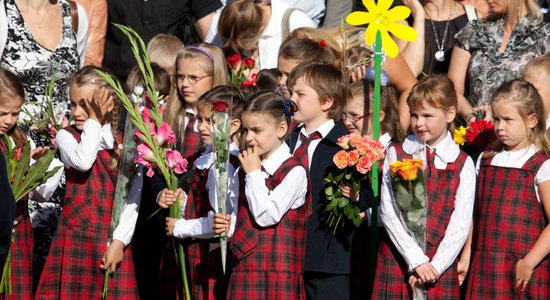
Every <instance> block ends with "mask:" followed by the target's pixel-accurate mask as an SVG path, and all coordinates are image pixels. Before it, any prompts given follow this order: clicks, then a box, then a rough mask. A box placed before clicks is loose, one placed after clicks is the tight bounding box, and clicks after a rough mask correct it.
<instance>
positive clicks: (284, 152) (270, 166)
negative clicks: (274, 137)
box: [262, 142, 292, 175]
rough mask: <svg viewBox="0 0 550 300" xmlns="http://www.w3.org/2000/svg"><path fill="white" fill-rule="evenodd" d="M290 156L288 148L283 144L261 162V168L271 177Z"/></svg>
mask: <svg viewBox="0 0 550 300" xmlns="http://www.w3.org/2000/svg"><path fill="white" fill-rule="evenodd" d="M291 156H292V154H290V148H289V147H288V145H287V144H286V143H285V142H283V143H282V144H281V146H279V148H277V150H275V151H274V152H273V153H271V155H270V156H269V157H268V158H267V159H266V160H264V161H262V167H264V170H265V171H266V172H267V173H268V174H269V175H273V174H274V173H275V171H277V169H278V168H279V167H280V166H281V165H282V164H283V162H285V161H286V160H287V159H288V158H289V157H291Z"/></svg>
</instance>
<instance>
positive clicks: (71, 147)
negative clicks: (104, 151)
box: [56, 119, 102, 172]
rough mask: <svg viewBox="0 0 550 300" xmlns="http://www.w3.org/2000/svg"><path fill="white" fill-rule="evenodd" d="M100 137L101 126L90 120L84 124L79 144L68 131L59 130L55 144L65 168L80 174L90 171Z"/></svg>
mask: <svg viewBox="0 0 550 300" xmlns="http://www.w3.org/2000/svg"><path fill="white" fill-rule="evenodd" d="M101 135H102V128H101V124H99V123H98V122H97V121H94V120H91V119H88V120H87V121H86V123H84V130H83V131H82V134H81V136H80V143H79V142H77V141H76V140H75V139H74V137H73V136H72V135H71V134H70V133H69V132H68V131H66V130H63V129H62V130H60V131H59V132H58V133H57V136H56V142H57V148H58V149H59V153H60V155H61V161H63V163H64V164H65V167H67V168H74V169H76V170H78V171H81V172H85V171H88V170H89V169H91V168H92V166H93V164H94V161H95V159H96V157H97V152H98V151H99V144H100V142H101Z"/></svg>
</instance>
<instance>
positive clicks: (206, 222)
mask: <svg viewBox="0 0 550 300" xmlns="http://www.w3.org/2000/svg"><path fill="white" fill-rule="evenodd" d="M213 218H214V212H213V211H209V212H208V215H207V216H204V217H201V218H198V219H190V220H186V219H179V220H177V221H176V224H175V225H174V236H175V237H177V238H179V239H185V238H190V237H192V238H199V239H210V238H213V237H214V236H215V234H214V232H213V231H212V221H213Z"/></svg>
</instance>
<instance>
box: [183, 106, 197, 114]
mask: <svg viewBox="0 0 550 300" xmlns="http://www.w3.org/2000/svg"><path fill="white" fill-rule="evenodd" d="M185 112H186V113H190V114H193V115H194V116H196V115H197V113H196V112H194V111H193V109H192V108H191V106H189V105H186V106H185Z"/></svg>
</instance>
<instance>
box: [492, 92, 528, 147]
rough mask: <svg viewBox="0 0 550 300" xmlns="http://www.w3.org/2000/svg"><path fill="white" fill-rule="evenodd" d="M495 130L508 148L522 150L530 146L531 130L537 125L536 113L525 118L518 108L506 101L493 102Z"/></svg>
mask: <svg viewBox="0 0 550 300" xmlns="http://www.w3.org/2000/svg"><path fill="white" fill-rule="evenodd" d="M491 111H492V113H493V121H494V125H495V132H496V134H497V137H498V139H499V140H500V141H501V142H502V143H503V144H504V145H505V148H506V150H508V151H514V150H521V149H524V148H526V147H527V146H529V138H528V136H529V131H530V130H531V129H533V128H535V126H536V125H537V118H536V116H535V114H532V115H530V116H528V117H527V120H524V119H523V118H522V117H521V115H520V113H519V111H518V110H517V108H515V107H514V106H513V105H511V104H509V103H506V101H493V103H491Z"/></svg>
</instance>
